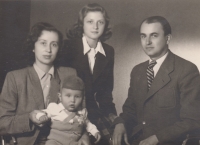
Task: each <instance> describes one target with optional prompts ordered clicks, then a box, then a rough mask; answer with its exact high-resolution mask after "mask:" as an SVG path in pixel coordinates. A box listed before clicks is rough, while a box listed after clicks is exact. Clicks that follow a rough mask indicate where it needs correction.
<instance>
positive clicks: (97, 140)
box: [94, 132, 101, 144]
mask: <svg viewBox="0 0 200 145" xmlns="http://www.w3.org/2000/svg"><path fill="white" fill-rule="evenodd" d="M94 137H95V138H96V141H95V142H94V143H95V144H96V143H98V142H99V141H100V139H101V135H100V133H99V132H97V133H95V135H94Z"/></svg>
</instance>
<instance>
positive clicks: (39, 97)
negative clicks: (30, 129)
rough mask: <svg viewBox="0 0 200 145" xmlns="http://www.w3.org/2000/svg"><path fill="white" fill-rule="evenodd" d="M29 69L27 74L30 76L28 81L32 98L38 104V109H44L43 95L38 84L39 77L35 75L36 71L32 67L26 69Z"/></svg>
mask: <svg viewBox="0 0 200 145" xmlns="http://www.w3.org/2000/svg"><path fill="white" fill-rule="evenodd" d="M28 71H29V76H30V80H31V81H30V83H31V85H32V86H31V89H32V92H33V94H34V95H33V98H34V100H35V102H36V105H37V106H38V109H44V97H43V92H42V87H41V84H40V80H39V77H38V75H37V72H36V71H35V69H34V68H33V67H30V68H29V69H28Z"/></svg>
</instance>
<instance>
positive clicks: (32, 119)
mask: <svg viewBox="0 0 200 145" xmlns="http://www.w3.org/2000/svg"><path fill="white" fill-rule="evenodd" d="M37 113H43V112H42V111H39V110H33V111H32V112H31V113H30V114H29V119H30V120H31V121H32V122H33V123H34V124H35V125H37V126H39V127H42V126H43V125H44V123H45V122H47V121H48V120H42V121H40V120H38V119H37V118H36V115H37Z"/></svg>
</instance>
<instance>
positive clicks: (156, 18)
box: [140, 16, 172, 36]
mask: <svg viewBox="0 0 200 145" xmlns="http://www.w3.org/2000/svg"><path fill="white" fill-rule="evenodd" d="M157 22H158V23H160V24H161V25H162V27H163V30H164V35H165V36H166V35H168V34H171V33H172V32H171V26H170V24H169V22H168V21H167V20H166V19H165V18H164V17H162V16H152V17H148V18H146V19H144V20H143V21H142V23H141V24H140V29H141V26H142V24H143V23H147V24H151V23H157Z"/></svg>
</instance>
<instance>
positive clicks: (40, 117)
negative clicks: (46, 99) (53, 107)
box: [36, 112, 49, 123]
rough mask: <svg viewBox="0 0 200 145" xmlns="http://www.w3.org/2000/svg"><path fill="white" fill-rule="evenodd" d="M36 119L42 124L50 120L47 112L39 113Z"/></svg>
mask: <svg viewBox="0 0 200 145" xmlns="http://www.w3.org/2000/svg"><path fill="white" fill-rule="evenodd" d="M36 118H37V119H38V120H39V121H40V122H42V123H44V122H47V121H48V120H49V118H48V116H47V115H46V113H45V112H44V113H41V112H40V113H37V115H36Z"/></svg>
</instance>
